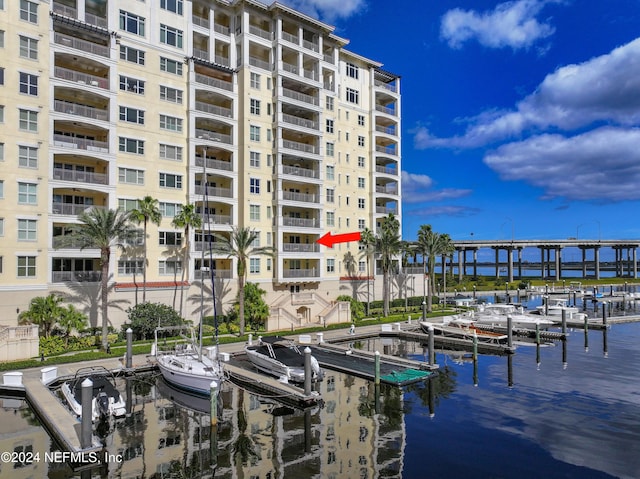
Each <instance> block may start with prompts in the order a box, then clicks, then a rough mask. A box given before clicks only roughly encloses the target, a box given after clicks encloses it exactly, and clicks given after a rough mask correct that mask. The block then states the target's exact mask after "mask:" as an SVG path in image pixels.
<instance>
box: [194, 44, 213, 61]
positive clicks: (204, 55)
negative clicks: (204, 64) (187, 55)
mask: <svg viewBox="0 0 640 479" xmlns="http://www.w3.org/2000/svg"><path fill="white" fill-rule="evenodd" d="M193 56H194V57H196V58H201V59H202V60H207V61H209V50H203V49H202V48H196V47H193Z"/></svg>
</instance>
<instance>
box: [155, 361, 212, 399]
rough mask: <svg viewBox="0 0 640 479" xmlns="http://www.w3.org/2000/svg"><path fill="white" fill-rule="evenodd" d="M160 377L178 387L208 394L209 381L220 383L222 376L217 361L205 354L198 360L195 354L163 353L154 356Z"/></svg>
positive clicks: (209, 388)
mask: <svg viewBox="0 0 640 479" xmlns="http://www.w3.org/2000/svg"><path fill="white" fill-rule="evenodd" d="M156 360H157V364H158V369H160V373H161V374H162V377H163V378H164V379H165V380H166V381H167V382H169V383H170V384H173V385H175V386H177V387H179V388H182V389H185V390H188V391H193V392H196V393H198V394H205V395H206V394H209V393H210V391H211V383H212V382H214V381H216V382H218V383H220V382H221V381H222V379H223V377H224V373H223V370H222V367H221V366H220V365H219V363H218V362H217V361H213V360H211V359H209V358H207V357H206V356H203V357H202V359H201V360H200V359H199V358H198V356H197V355H196V354H182V355H178V354H171V353H167V354H163V355H160V356H157V358H156Z"/></svg>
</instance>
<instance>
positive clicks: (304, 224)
mask: <svg viewBox="0 0 640 479" xmlns="http://www.w3.org/2000/svg"><path fill="white" fill-rule="evenodd" d="M274 222H275V218H274ZM282 225H283V226H293V227H295V228H319V227H320V222H319V221H318V220H317V219H313V218H288V217H286V216H285V217H283V218H282Z"/></svg>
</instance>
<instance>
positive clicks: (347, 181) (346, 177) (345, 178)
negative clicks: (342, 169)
mask: <svg viewBox="0 0 640 479" xmlns="http://www.w3.org/2000/svg"><path fill="white" fill-rule="evenodd" d="M349 179H350V176H349V175H344V182H345V183H346V184H347V185H348V184H349Z"/></svg>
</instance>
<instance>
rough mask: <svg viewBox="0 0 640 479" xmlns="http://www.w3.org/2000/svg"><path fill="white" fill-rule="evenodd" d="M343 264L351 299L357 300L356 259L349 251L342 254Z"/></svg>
mask: <svg viewBox="0 0 640 479" xmlns="http://www.w3.org/2000/svg"><path fill="white" fill-rule="evenodd" d="M342 261H343V262H344V268H345V269H346V270H347V275H348V276H349V279H350V281H351V295H352V297H353V299H355V300H356V301H357V300H358V278H357V277H356V265H357V263H356V258H355V257H354V256H353V254H351V251H347V252H346V253H345V254H344V258H343V260H342Z"/></svg>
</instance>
